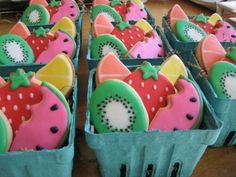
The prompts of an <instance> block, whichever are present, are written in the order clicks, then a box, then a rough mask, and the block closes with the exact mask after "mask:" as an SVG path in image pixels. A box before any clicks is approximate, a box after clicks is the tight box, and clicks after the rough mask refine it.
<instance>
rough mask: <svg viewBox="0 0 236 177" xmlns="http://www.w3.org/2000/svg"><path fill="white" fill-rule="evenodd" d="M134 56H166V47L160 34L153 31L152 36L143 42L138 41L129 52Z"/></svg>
mask: <svg viewBox="0 0 236 177" xmlns="http://www.w3.org/2000/svg"><path fill="white" fill-rule="evenodd" d="M129 54H130V56H131V57H132V58H160V57H164V48H163V44H162V40H161V38H160V37H159V35H158V34H157V33H156V32H155V31H153V32H152V35H151V37H148V38H146V39H145V41H143V42H137V43H136V45H135V46H134V47H133V48H132V49H131V50H130V52H129Z"/></svg>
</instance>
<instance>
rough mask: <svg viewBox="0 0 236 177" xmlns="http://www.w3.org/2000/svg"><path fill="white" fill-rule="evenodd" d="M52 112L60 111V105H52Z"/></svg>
mask: <svg viewBox="0 0 236 177" xmlns="http://www.w3.org/2000/svg"><path fill="white" fill-rule="evenodd" d="M50 110H51V111H56V110H58V105H57V104H54V105H52V106H51V108H50Z"/></svg>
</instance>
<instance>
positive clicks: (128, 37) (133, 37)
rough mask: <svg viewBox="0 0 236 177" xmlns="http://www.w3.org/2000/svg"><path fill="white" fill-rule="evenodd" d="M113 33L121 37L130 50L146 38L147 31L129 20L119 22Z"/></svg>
mask: <svg viewBox="0 0 236 177" xmlns="http://www.w3.org/2000/svg"><path fill="white" fill-rule="evenodd" d="M112 34H113V35H114V36H115V37H117V38H118V39H120V40H121V41H122V42H123V43H124V45H125V46H126V48H127V49H128V50H130V49H131V48H132V47H133V46H134V45H135V44H136V43H137V42H139V41H143V40H144V38H145V31H144V30H143V29H141V28H140V27H139V26H136V25H133V26H131V25H129V23H128V22H121V23H120V24H118V25H117V27H115V28H114V30H113V31H112Z"/></svg>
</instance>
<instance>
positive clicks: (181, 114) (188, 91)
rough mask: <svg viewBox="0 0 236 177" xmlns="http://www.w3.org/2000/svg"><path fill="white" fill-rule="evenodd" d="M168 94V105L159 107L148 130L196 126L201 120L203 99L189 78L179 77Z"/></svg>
mask: <svg viewBox="0 0 236 177" xmlns="http://www.w3.org/2000/svg"><path fill="white" fill-rule="evenodd" d="M175 87H176V88H177V90H178V93H177V94H174V95H170V96H169V99H168V105H167V106H166V107H164V108H161V109H160V110H159V111H158V112H157V113H156V115H155V117H154V119H153V120H152V122H151V123H150V126H149V130H156V129H158V130H163V131H172V130H174V131H175V130H188V129H193V128H198V127H199V125H200V123H201V120H202V111H203V100H202V97H201V93H200V89H199V87H198V86H197V85H196V83H194V82H193V81H191V80H188V79H186V78H184V77H181V78H179V79H178V80H177V82H176V84H175Z"/></svg>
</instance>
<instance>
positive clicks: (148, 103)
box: [124, 62, 175, 122]
mask: <svg viewBox="0 0 236 177" xmlns="http://www.w3.org/2000/svg"><path fill="white" fill-rule="evenodd" d="M159 71H160V66H157V67H154V66H152V65H151V64H150V63H149V62H144V63H143V65H142V66H140V68H137V69H136V70H135V71H134V72H132V73H131V74H130V75H129V76H128V77H126V78H125V79H124V81H125V82H126V83H128V84H129V85H130V86H131V87H133V88H134V89H135V90H136V92H137V93H138V94H139V95H140V97H141V99H142V101H143V104H144V105H145V108H146V110H147V112H148V116H149V121H150V122H151V121H152V119H153V118H154V116H155V113H156V112H157V111H158V110H159V108H161V107H163V106H166V104H167V96H168V95H170V94H174V93H175V88H174V86H173V85H172V83H171V82H170V81H169V80H168V79H167V78H166V77H165V76H164V75H162V74H161V73H160V72H159Z"/></svg>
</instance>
